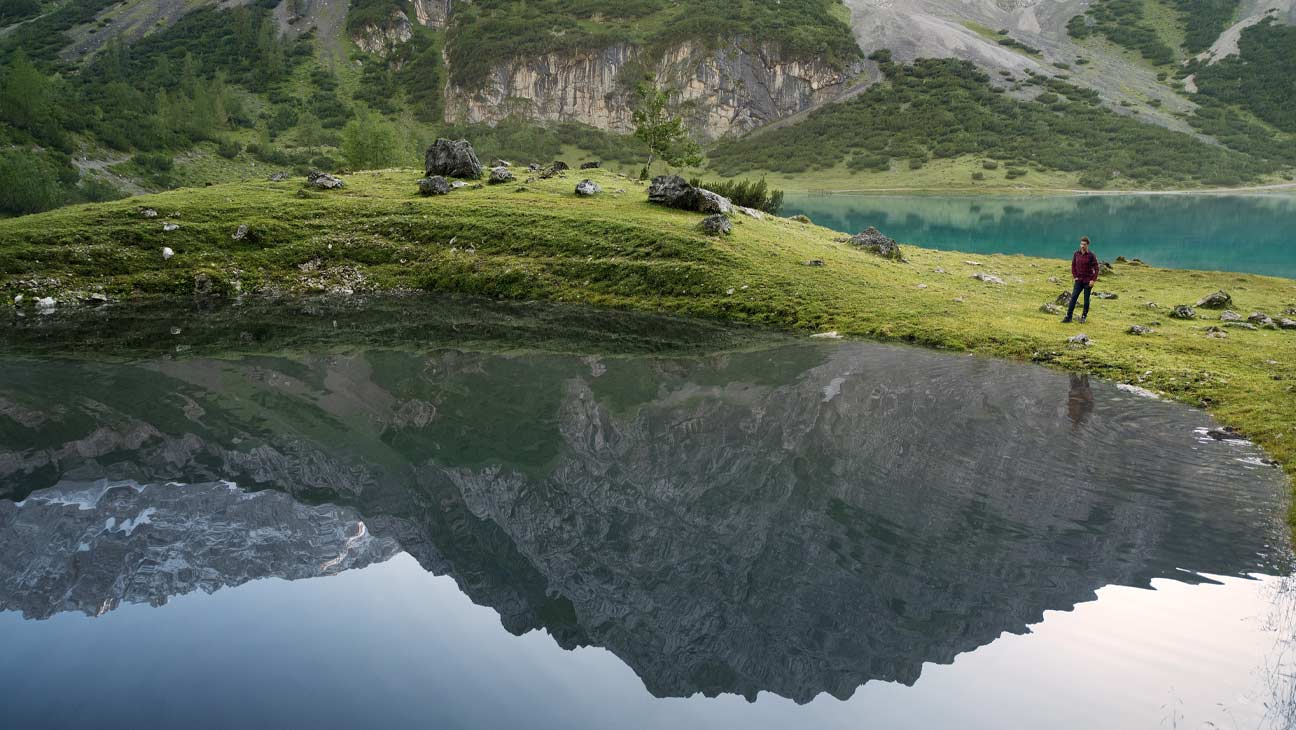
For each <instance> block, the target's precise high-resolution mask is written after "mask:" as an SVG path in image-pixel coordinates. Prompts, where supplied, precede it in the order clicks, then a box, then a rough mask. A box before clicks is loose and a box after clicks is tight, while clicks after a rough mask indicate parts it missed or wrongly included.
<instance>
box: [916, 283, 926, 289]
mask: <svg viewBox="0 0 1296 730" xmlns="http://www.w3.org/2000/svg"><path fill="white" fill-rule="evenodd" d="M918 288H919V289H926V288H927V285H926V284H919V285H918Z"/></svg>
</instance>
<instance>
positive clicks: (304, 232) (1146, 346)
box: [0, 171, 1296, 473]
mask: <svg viewBox="0 0 1296 730" xmlns="http://www.w3.org/2000/svg"><path fill="white" fill-rule="evenodd" d="M585 176H587V175H586V173H583V172H575V171H574V172H572V173H569V174H568V175H567V177H566V178H561V179H554V180H549V181H543V182H536V183H532V184H528V185H522V186H519V185H501V186H490V187H486V188H484V189H482V190H468V189H465V190H460V191H456V192H455V193H453V194H451V195H448V196H445V197H439V198H419V197H418V196H417V195H416V194H415V192H414V184H413V182H414V180H415V179H416V178H417V177H418V174H417V173H416V172H414V171H385V172H381V173H374V174H363V175H354V176H351V177H349V178H347V181H348V184H347V188H346V189H345V190H343V191H340V192H335V193H304V192H303V193H300V194H299V191H300V187H299V186H300V183H299V181H296V180H294V181H291V182H285V183H266V182H255V183H240V184H231V185H223V186H214V187H210V188H205V189H198V190H183V191H175V192H170V193H163V194H160V195H155V196H148V197H141V198H135V199H132V200H129V201H119V202H114V203H105V204H101V205H94V206H80V207H77V208H69V209H63V210H58V211H52V212H50V213H45V214H41V215H38V216H31V217H27V218H22V219H15V220H7V221H0V291H3V292H4V293H6V294H7V296H6V301H7V300H8V299H9V298H12V296H13V295H15V294H18V293H23V294H24V295H25V296H26V302H25V304H24V310H25V312H26V314H27V316H28V317H29V318H31V317H37V316H38V315H36V314H35V313H34V311H33V310H32V300H33V299H34V298H35V297H37V296H54V297H56V298H59V299H61V300H66V299H68V298H69V297H71V296H72V295H71V292H72V291H73V290H81V291H91V290H94V289H96V288H102V289H103V291H105V292H106V293H107V294H108V295H109V296H110V297H113V298H130V297H148V296H151V295H152V296H180V297H185V298H186V299H188V298H190V297H193V296H194V295H195V290H197V293H198V295H199V297H200V298H201V299H218V298H222V297H223V298H226V299H229V298H233V297H234V296H236V294H237V293H238V292H242V293H243V294H245V295H251V296H254V297H255V296H262V295H274V294H278V295H283V296H289V297H292V296H295V295H300V294H305V293H310V292H318V291H330V290H332V291H343V290H346V291H352V292H356V293H363V292H366V291H390V290H427V291H442V292H455V293H464V294H476V295H484V296H490V297H500V298H508V299H519V300H533V299H535V300H539V299H543V300H549V301H564V302H580V303H585V304H594V305H601V306H607V307H615V308H622V309H637V310H644V311H658V312H673V313H681V314H690V315H700V316H706V317H716V318H723V319H726V320H732V321H739V322H748V323H756V324H766V325H774V326H778V327H788V328H794V329H799V330H802V331H804V332H810V331H821V330H838V331H840V332H842V333H843V334H846V335H852V336H859V337H872V338H879V339H891V340H903V341H909V342H914V343H918V344H924V345H929V346H934V347H941V348H945V349H953V350H967V351H972V352H979V353H984V354H988V355H994V356H1000V357H1008V358H1016V359H1034V360H1037V361H1041V362H1048V363H1052V364H1054V365H1057V366H1059V367H1064V368H1068V369H1074V370H1085V371H1089V372H1093V373H1096V374H1098V375H1101V376H1105V377H1110V378H1113V379H1116V380H1120V381H1124V382H1131V383H1139V384H1141V385H1143V386H1144V387H1148V388H1152V389H1155V390H1158V391H1161V392H1163V393H1165V394H1167V395H1168V396H1170V397H1173V398H1175V399H1178V400H1182V401H1185V402H1188V403H1193V404H1205V405H1207V406H1209V408H1210V409H1211V411H1212V412H1214V413H1215V414H1216V415H1217V416H1218V417H1219V418H1220V419H1221V420H1222V421H1223V422H1225V423H1229V424H1232V425H1234V426H1237V427H1239V428H1241V429H1243V430H1244V431H1245V432H1247V433H1248V434H1249V435H1250V436H1251V437H1253V438H1254V439H1255V440H1257V441H1258V442H1259V443H1260V444H1262V445H1263V446H1265V447H1266V448H1267V449H1269V451H1270V452H1271V453H1272V454H1274V455H1275V456H1276V457H1277V458H1279V459H1280V460H1282V461H1283V462H1284V463H1285V464H1287V468H1288V469H1289V473H1290V471H1292V470H1296V332H1271V331H1259V332H1248V331H1241V330H1231V331H1230V332H1229V335H1228V338H1227V339H1223V340H1217V339H1209V338H1207V337H1206V336H1205V332H1204V328H1205V327H1206V326H1207V325H1208V324H1211V323H1210V322H1203V321H1195V322H1182V321H1176V320H1171V319H1168V318H1167V317H1166V312H1167V309H1168V308H1169V307H1171V306H1173V305H1176V304H1184V303H1191V302H1193V301H1195V300H1196V299H1197V298H1199V297H1201V296H1202V295H1204V294H1206V293H1208V292H1210V291H1212V290H1214V289H1217V288H1221V287H1222V288H1225V289H1227V290H1229V291H1231V292H1232V293H1233V295H1234V297H1235V299H1236V300H1237V305H1236V308H1237V309H1238V310H1239V311H1242V312H1243V313H1244V314H1247V313H1249V312H1250V311H1252V310H1263V311H1266V312H1268V313H1270V314H1273V315H1277V314H1278V313H1279V312H1280V311H1282V310H1283V309H1284V308H1286V307H1291V306H1296V281H1293V280H1288V279H1277V278H1271V277H1264V276H1254V275H1247V274H1222V273H1207V272H1188V271H1170V270H1164V269H1155V268H1141V267H1121V268H1120V270H1119V272H1118V274H1117V275H1115V276H1111V277H1108V278H1106V279H1104V280H1103V282H1102V283H1101V284H1100V286H1099V289H1100V290H1106V291H1111V292H1114V293H1117V294H1119V296H1120V298H1119V299H1118V300H1115V301H1100V302H1098V303H1097V306H1096V311H1095V316H1094V320H1093V321H1092V322H1091V323H1090V324H1088V325H1085V326H1084V327H1083V328H1080V327H1076V326H1070V327H1064V326H1062V325H1059V324H1058V323H1057V317H1056V316H1053V315H1045V314H1041V313H1040V312H1039V311H1038V309H1039V306H1040V304H1041V303H1043V302H1046V301H1051V300H1053V299H1054V297H1056V296H1057V294H1058V292H1059V291H1060V290H1061V289H1063V288H1064V287H1066V279H1067V278H1068V270H1067V268H1066V263H1065V262H1059V261H1055V260H1047V259H1037V258H1027V257H1019V256H984V257H976V259H975V260H977V261H979V262H980V264H981V265H972V264H969V263H966V261H968V260H971V259H972V257H969V256H968V255H967V254H960V253H953V252H943V251H933V250H927V249H919V248H906V250H905V254H906V256H907V257H908V258H909V261H910V262H909V263H907V264H900V263H893V262H889V261H884V260H882V259H879V258H877V257H874V256H871V255H869V254H866V253H862V252H860V251H857V250H855V249H853V248H851V247H849V246H846V245H845V244H841V243H837V242H835V240H834V239H836V238H837V237H838V236H839V234H837V233H834V232H832V231H829V230H827V229H824V228H819V227H817V226H813V225H802V224H799V223H795V222H793V221H790V220H785V219H773V218H767V219H765V220H760V221H757V220H753V219H750V218H746V217H743V216H738V217H737V218H736V220H735V227H734V228H735V230H734V233H733V234H732V235H731V236H729V237H726V238H723V239H710V238H707V237H705V236H702V235H701V234H699V233H698V232H697V230H696V225H697V222H698V220H699V218H700V216H698V215H696V214H690V213H685V212H680V211H674V210H667V209H662V208H657V207H654V206H650V205H649V204H648V203H647V202H645V195H644V188H643V187H641V186H638V185H636V184H634V183H632V182H631V181H629V180H626V179H624V178H620V177H617V176H615V175H614V174H612V173H610V172H606V171H593V172H591V173H589V174H588V176H590V177H594V178H595V179H597V180H598V181H599V182H600V184H602V185H603V187H604V190H605V192H604V193H603V194H602V195H601V196H599V197H596V198H592V199H581V198H577V197H575V196H574V194H573V193H572V187H573V185H574V184H575V182H576V181H577V180H579V179H580V178H581V177H585ZM519 187H522V188H525V189H524V190H519V189H518V188H519ZM618 190H624V191H625V192H624V193H619V192H617V191H618ZM141 206H150V207H153V208H155V209H157V210H158V212H159V213H160V214H161V215H162V216H163V217H165V216H168V215H170V214H173V213H175V214H179V215H178V217H175V218H171V219H169V220H171V221H173V222H174V223H176V224H178V225H180V229H179V230H175V231H171V232H163V230H162V219H161V218H154V219H146V218H144V217H142V216H141V215H140V212H139V210H140V208H141ZM239 224H246V225H248V226H249V230H250V235H249V236H248V237H247V238H245V239H243V240H241V241H234V240H232V239H231V234H232V233H233V232H234V229H235V228H236V226H238V225H239ZM164 245H165V246H170V247H172V248H173V249H174V250H175V252H176V255H175V257H174V258H172V259H171V260H169V261H164V260H163V259H162V257H161V255H160V253H159V251H160V249H161V247H162V246H164ZM809 259H822V260H823V261H824V264H825V265H824V266H822V267H812V266H805V265H803V263H802V262H804V261H806V260H809ZM937 269H940V270H942V272H943V273H941V272H937V271H936V270H937ZM981 272H985V273H990V274H994V275H996V276H998V277H1001V278H1002V279H1004V280H1005V282H1006V284H1004V285H997V284H987V283H982V282H980V281H977V280H975V279H972V278H971V277H972V275H973V274H975V273H981ZM1050 277H1057V278H1058V279H1059V281H1057V282H1050V281H1049V278H1050ZM52 279H56V280H57V281H51V280H52ZM920 287H921V288H920ZM204 292H206V293H204ZM1146 302H1155V303H1157V304H1158V305H1160V306H1159V308H1158V309H1155V310H1151V309H1148V308H1146V307H1145V306H1144V304H1145V303H1146ZM1153 323H1155V324H1153ZM1131 324H1152V326H1154V327H1155V328H1156V330H1157V333H1156V334H1154V335H1151V336H1145V337H1134V336H1131V335H1127V334H1125V330H1126V329H1127V328H1128V327H1129V326H1130V325H1131ZM1081 330H1082V331H1084V332H1085V333H1086V334H1088V335H1089V336H1090V337H1092V338H1093V340H1094V344H1093V345H1092V346H1089V347H1079V348H1075V347H1069V346H1068V345H1067V342H1066V338H1067V336H1069V335H1071V334H1075V333H1076V332H1078V331H1081Z"/></svg>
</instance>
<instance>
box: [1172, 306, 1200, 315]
mask: <svg viewBox="0 0 1296 730" xmlns="http://www.w3.org/2000/svg"><path fill="white" fill-rule="evenodd" d="M1170 317H1171V318H1172V319H1196V318H1197V312H1196V311H1195V310H1193V308H1192V307H1190V306H1188V305H1186V304H1180V305H1178V306H1176V307H1175V308H1174V309H1171V310H1170Z"/></svg>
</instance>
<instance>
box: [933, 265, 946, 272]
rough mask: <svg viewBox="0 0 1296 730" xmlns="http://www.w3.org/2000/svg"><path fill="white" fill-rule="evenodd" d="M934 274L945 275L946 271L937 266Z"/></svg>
mask: <svg viewBox="0 0 1296 730" xmlns="http://www.w3.org/2000/svg"><path fill="white" fill-rule="evenodd" d="M932 273H933V274H943V273H945V269H942V268H941V267H939V266H937V267H936V268H934V269H932Z"/></svg>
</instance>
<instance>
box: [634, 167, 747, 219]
mask: <svg viewBox="0 0 1296 730" xmlns="http://www.w3.org/2000/svg"><path fill="white" fill-rule="evenodd" d="M648 202H650V203H656V204H657V205H664V206H667V207H669V208H679V209H681V210H692V211H697V212H699V213H722V214H728V213H729V212H730V211H731V210H732V209H733V206H732V204H731V203H730V202H729V199H728V198H726V197H724V196H721V195H717V194H716V193H713V192H711V191H710V190H703V189H702V188H695V187H693V186H692V185H689V184H688V181H686V180H685V179H684V178H682V177H680V176H679V175H659V176H657V177H655V178H653V181H652V184H651V185H649V186H648Z"/></svg>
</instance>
